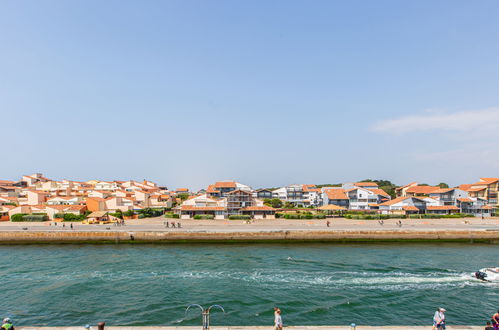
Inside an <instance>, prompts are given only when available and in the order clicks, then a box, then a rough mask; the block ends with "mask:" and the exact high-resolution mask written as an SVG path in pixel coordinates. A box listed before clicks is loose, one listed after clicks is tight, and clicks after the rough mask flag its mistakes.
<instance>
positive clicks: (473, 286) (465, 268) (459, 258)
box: [0, 244, 499, 326]
mask: <svg viewBox="0 0 499 330" xmlns="http://www.w3.org/2000/svg"><path fill="white" fill-rule="evenodd" d="M0 262H1V265H2V267H1V269H0V279H1V290H0V313H2V315H0V316H10V317H11V318H12V319H13V320H14V322H15V323H16V324H17V325H38V326H42V325H54V326H55V325H60V326H62V325H74V326H79V325H85V324H95V323H97V322H99V321H105V322H107V324H112V325H197V324H200V315H199V312H198V311H197V310H192V311H189V313H187V314H185V312H184V311H185V307H186V306H187V305H188V304H191V303H198V304H201V305H204V306H209V305H210V304H220V305H222V306H223V307H224V308H225V310H226V313H225V314H224V313H221V312H218V311H215V312H213V315H212V323H213V324H215V325H266V324H268V325H270V324H272V322H273V311H272V308H273V307H274V306H279V307H280V308H281V309H282V311H283V320H284V323H285V325H343V324H345V325H346V324H350V323H352V322H355V323H357V324H367V325H404V324H405V325H428V324H431V319H432V316H433V312H434V310H435V309H436V308H437V307H439V306H443V307H445V308H446V309H447V310H448V312H447V319H448V324H478V325H481V324H483V323H484V322H485V321H486V320H487V319H488V318H490V315H492V313H493V312H494V311H497V309H498V308H499V285H498V284H492V283H482V282H479V281H476V280H473V279H472V278H471V276H470V274H471V273H472V272H474V271H475V270H477V269H479V268H483V267H490V266H499V246H497V245H481V244H402V245H395V244H359V245H354V244H348V245H347V244H343V245H342V244H295V245H292V244H289V245H286V244H282V245H279V244H269V245H263V244H253V245H252V244H241V245H223V244H217V245H215V244H214V245H210V244H206V245H192V246H189V245H101V246H99V245H70V246H67V245H64V246H61V245H27V246H2V247H0Z"/></svg>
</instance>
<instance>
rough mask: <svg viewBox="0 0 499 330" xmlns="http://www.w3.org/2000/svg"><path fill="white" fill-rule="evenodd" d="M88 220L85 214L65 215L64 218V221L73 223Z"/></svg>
mask: <svg viewBox="0 0 499 330" xmlns="http://www.w3.org/2000/svg"><path fill="white" fill-rule="evenodd" d="M86 218H87V216H86V215H85V214H78V215H76V214H73V213H65V214H64V217H63V219H64V220H63V221H67V222H71V221H83V220H85V219H86Z"/></svg>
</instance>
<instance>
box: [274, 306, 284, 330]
mask: <svg viewBox="0 0 499 330" xmlns="http://www.w3.org/2000/svg"><path fill="white" fill-rule="evenodd" d="M274 330H282V317H281V310H280V309H279V307H274Z"/></svg>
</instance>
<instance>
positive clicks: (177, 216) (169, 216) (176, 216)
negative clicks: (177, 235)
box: [165, 212, 180, 219]
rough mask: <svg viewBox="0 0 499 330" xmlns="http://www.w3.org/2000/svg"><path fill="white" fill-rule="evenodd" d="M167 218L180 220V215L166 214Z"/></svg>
mask: <svg viewBox="0 0 499 330" xmlns="http://www.w3.org/2000/svg"><path fill="white" fill-rule="evenodd" d="M165 218H171V219H180V214H175V213H172V212H167V213H165Z"/></svg>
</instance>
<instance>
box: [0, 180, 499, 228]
mask: <svg viewBox="0 0 499 330" xmlns="http://www.w3.org/2000/svg"><path fill="white" fill-rule="evenodd" d="M498 193H499V178H480V179H479V180H477V182H474V183H466V184H461V185H459V186H457V187H449V186H448V185H447V184H445V183H441V184H439V185H434V186H432V185H427V184H418V183H417V182H411V183H408V184H406V185H402V186H395V185H394V184H392V183H391V182H389V181H376V180H374V181H373V180H364V181H360V182H352V183H343V184H329V185H313V184H291V185H288V186H285V187H277V188H262V189H253V188H252V187H250V186H248V185H245V184H242V183H239V182H237V181H219V182H215V183H214V184H211V185H209V186H208V187H207V188H206V189H202V190H200V191H196V192H194V191H190V190H189V189H188V188H177V189H173V190H172V189H169V188H168V187H165V186H161V185H158V184H157V183H154V182H152V181H148V180H143V181H141V182H139V181H134V180H129V181H117V180H115V181H100V180H90V181H85V182H81V181H72V180H67V179H64V180H61V181H58V180H52V179H49V178H46V177H45V176H44V175H42V174H40V173H35V174H32V175H24V176H22V178H21V179H20V180H18V181H11V180H0V220H2V221H9V220H10V221H48V220H51V221H82V222H83V223H102V222H104V223H107V222H113V221H119V220H120V219H138V218H141V219H142V218H149V217H159V216H164V217H167V218H168V217H170V218H176V219H234V220H235V219H240V220H246V219H275V218H283V219H324V218H326V217H329V216H343V217H346V218H354V219H370V218H375V219H383V218H391V217H393V218H402V217H404V218H440V217H442V218H446V217H449V218H459V217H481V218H488V217H491V216H495V214H496V209H497V207H498V206H499V205H498Z"/></svg>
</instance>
